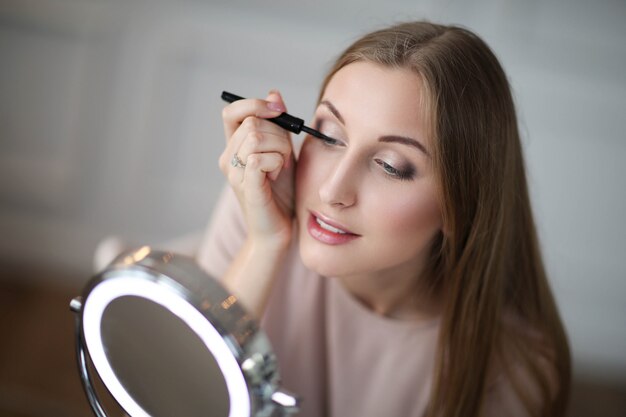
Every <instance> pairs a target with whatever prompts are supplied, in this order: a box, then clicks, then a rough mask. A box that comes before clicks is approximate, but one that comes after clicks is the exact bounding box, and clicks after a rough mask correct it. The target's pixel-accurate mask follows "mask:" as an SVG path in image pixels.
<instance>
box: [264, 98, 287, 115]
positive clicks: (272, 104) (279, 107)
mask: <svg viewBox="0 0 626 417" xmlns="http://www.w3.org/2000/svg"><path fill="white" fill-rule="evenodd" d="M267 108H268V109H270V110H272V111H279V112H281V113H282V112H284V111H286V109H285V106H283V105H282V104H280V103H277V102H275V101H268V102H267Z"/></svg>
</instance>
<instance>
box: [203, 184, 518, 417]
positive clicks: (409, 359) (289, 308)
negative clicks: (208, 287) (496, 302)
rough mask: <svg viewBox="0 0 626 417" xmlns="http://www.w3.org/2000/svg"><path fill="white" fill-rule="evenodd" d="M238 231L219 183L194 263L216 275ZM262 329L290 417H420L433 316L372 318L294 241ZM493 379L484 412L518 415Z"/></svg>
mask: <svg viewBox="0 0 626 417" xmlns="http://www.w3.org/2000/svg"><path fill="white" fill-rule="evenodd" d="M245 235H246V227H245V220H244V218H243V215H242V212H241V209H240V207H239V205H238V202H237V199H236V198H235V195H234V193H233V192H232V191H231V190H230V189H229V188H227V189H226V190H225V192H224V193H223V194H222V196H221V198H220V200H219V202H218V204H217V206H216V207H215V210H214V212H213V217H212V220H211V222H210V225H209V228H208V231H207V233H206V236H205V238H204V240H203V243H202V245H201V248H200V251H199V253H198V262H199V263H200V265H201V266H202V267H203V268H204V269H205V270H206V271H207V272H208V273H209V274H210V275H212V276H214V277H222V276H223V275H224V273H225V272H226V270H227V268H228V267H229V265H230V263H231V262H232V259H233V258H234V257H235V255H236V254H237V252H238V251H239V249H240V247H241V246H242V244H243V242H244V240H245ZM295 240H296V239H294V241H295ZM261 326H262V327H263V329H264V330H265V332H266V333H267V335H268V337H269V339H270V342H271V344H272V347H273V349H274V352H275V353H276V355H277V358H278V364H279V371H280V374H281V377H282V385H283V386H284V387H285V388H286V389H288V390H290V391H292V392H294V393H297V394H298V395H299V396H301V397H302V400H303V401H302V407H301V412H300V414H298V415H299V416H303V417H321V416H328V417H330V416H334V417H367V416H372V417H381V416H385V417H386V416H407V417H410V416H411V417H412V416H414V417H418V416H423V415H424V412H425V410H426V407H427V404H428V401H429V397H430V393H431V384H432V380H433V371H434V359H435V353H436V347H437V338H438V333H439V327H440V326H439V320H438V319H436V320H432V321H430V322H427V323H413V322H408V321H399V320H394V319H389V318H386V317H383V316H380V315H377V314H376V313H374V312H372V311H371V310H369V309H367V308H366V307H365V306H363V305H362V304H361V303H359V302H358V301H357V300H356V299H354V298H353V297H352V296H351V294H350V293H348V292H347V291H346V290H345V289H344V288H343V286H342V285H341V284H340V283H339V281H337V280H335V279H333V278H328V277H322V276H319V275H317V274H315V273H313V272H311V271H310V270H308V269H306V267H305V266H304V265H303V264H302V262H301V260H300V257H299V253H298V248H297V243H294V244H293V245H292V247H291V249H290V252H289V254H288V256H287V257H286V258H285V261H284V264H283V265H282V269H281V271H280V274H279V276H278V277H277V280H276V284H275V286H274V288H273V289H272V294H271V296H270V300H269V303H268V306H267V310H266V312H265V315H264V317H263V319H262V321H261ZM497 381H498V383H497V384H493V385H492V386H490V387H489V388H488V392H487V398H486V403H485V404H484V407H485V408H484V412H485V414H486V415H490V416H505V415H506V416H520V417H521V416H526V415H527V413H526V412H525V411H524V407H523V406H522V404H521V402H520V401H519V399H518V397H517V396H516V395H515V393H514V391H513V390H512V387H511V385H510V384H509V383H508V381H507V380H506V379H504V378H500V379H498V380H497Z"/></svg>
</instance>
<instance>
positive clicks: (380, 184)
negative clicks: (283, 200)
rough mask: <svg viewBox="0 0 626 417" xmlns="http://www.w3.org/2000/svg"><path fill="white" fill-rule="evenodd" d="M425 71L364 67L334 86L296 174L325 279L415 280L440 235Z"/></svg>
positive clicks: (307, 252) (339, 76)
mask: <svg viewBox="0 0 626 417" xmlns="http://www.w3.org/2000/svg"><path fill="white" fill-rule="evenodd" d="M423 94H425V93H424V90H423V87H422V83H421V79H420V77H419V76H418V75H416V74H414V73H412V72H410V71H409V70H404V69H390V68H385V67H382V66H379V65H376V64H373V63H367V62H357V63H353V64H349V65H347V66H345V67H344V68H342V69H341V70H339V71H338V72H337V73H336V74H335V75H334V76H333V77H332V79H331V80H330V82H329V84H328V85H327V88H326V91H325V93H324V96H323V98H322V101H321V103H320V105H319V107H318V108H317V110H316V112H315V120H314V126H315V127H316V128H317V129H318V130H320V131H321V132H322V133H324V134H325V135H327V136H330V137H331V138H334V139H336V142H324V141H322V140H320V139H317V138H314V137H312V136H308V137H307V138H306V139H305V141H304V143H303V144H302V148H301V150H300V154H299V158H298V165H297V171H296V214H297V219H298V226H299V243H300V254H301V257H302V260H303V262H304V264H305V265H306V266H307V267H308V268H310V269H312V270H314V271H316V272H318V273H320V274H322V275H325V276H336V277H342V276H356V275H361V274H380V273H383V274H389V273H391V274H398V273H400V274H402V273H406V274H411V275H415V274H417V273H418V272H419V271H420V270H421V268H423V265H424V261H425V260H426V258H427V256H428V254H429V248H430V246H431V242H432V241H433V238H434V237H435V235H436V234H437V232H438V231H439V230H441V210H440V207H439V204H438V199H437V194H436V192H437V191H436V179H435V176H434V173H433V169H432V163H431V157H430V154H431V153H432V152H431V149H432V145H433V144H432V143H431V139H430V138H429V137H428V136H427V135H426V132H427V126H426V120H425V118H424V114H423V113H424V112H423V111H422V109H421V104H420V103H422V102H423V100H422V95H423Z"/></svg>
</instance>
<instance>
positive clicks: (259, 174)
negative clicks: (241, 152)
mask: <svg viewBox="0 0 626 417" xmlns="http://www.w3.org/2000/svg"><path fill="white" fill-rule="evenodd" d="M283 164H284V160H283V156H282V155H281V154H279V153H277V152H271V153H255V154H252V155H250V156H248V159H247V160H246V168H245V170H244V173H243V183H244V192H245V194H246V199H247V200H248V201H249V202H251V203H253V204H260V205H264V204H267V203H269V202H270V200H271V199H272V191H271V188H270V184H269V180H271V179H272V178H274V179H275V178H276V177H277V176H278V173H279V172H280V170H281V168H282V166H283ZM275 172H277V173H275Z"/></svg>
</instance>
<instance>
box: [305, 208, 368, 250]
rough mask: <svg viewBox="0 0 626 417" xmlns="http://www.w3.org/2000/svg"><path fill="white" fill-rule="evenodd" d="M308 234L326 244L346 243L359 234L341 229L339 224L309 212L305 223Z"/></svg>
mask: <svg viewBox="0 0 626 417" xmlns="http://www.w3.org/2000/svg"><path fill="white" fill-rule="evenodd" d="M307 229H308V231H309V234H310V235H311V236H312V237H313V238H314V239H315V240H318V241H320V242H322V243H325V244H327V245H341V244H344V243H348V242H350V241H352V240H354V239H356V238H358V237H359V236H360V235H357V234H355V233H352V232H350V231H348V230H345V229H343V228H342V227H341V226H340V225H338V224H336V223H334V222H332V221H329V220H328V219H322V218H321V217H320V216H318V215H315V214H314V213H311V215H310V216H309V222H308V224H307Z"/></svg>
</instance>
